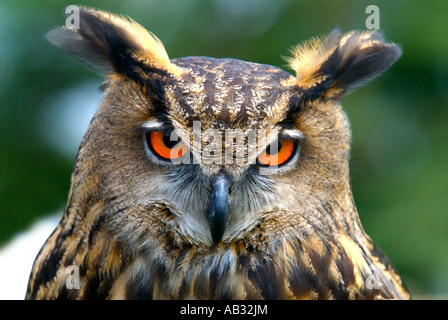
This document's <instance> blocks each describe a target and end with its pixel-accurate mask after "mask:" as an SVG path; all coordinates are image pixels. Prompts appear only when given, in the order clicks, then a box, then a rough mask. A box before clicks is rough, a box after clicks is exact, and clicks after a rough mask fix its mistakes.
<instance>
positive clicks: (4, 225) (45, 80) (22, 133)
mask: <svg viewBox="0 0 448 320" xmlns="http://www.w3.org/2000/svg"><path fill="white" fill-rule="evenodd" d="M69 4H72V3H70V2H67V1H51V0H40V1H35V0H33V1H31V0H18V1H12V0H11V1H7V0H6V1H2V2H0V70H1V71H0V244H3V243H5V242H6V241H7V240H8V239H10V238H11V237H12V235H13V234H15V233H16V232H19V231H21V230H24V229H25V228H26V227H28V226H29V225H30V224H31V223H32V222H33V221H35V220H36V219H38V218H39V217H43V216H46V215H48V214H50V213H53V212H58V211H62V210H63V207H64V204H65V201H66V197H67V193H68V188H69V181H70V173H71V168H72V165H73V161H74V155H75V153H76V146H75V145H73V147H72V146H71V145H69V152H65V151H63V150H64V148H61V146H59V147H58V145H57V144H55V143H52V142H51V141H49V138H48V137H49V136H60V137H64V135H63V132H64V130H66V129H70V127H71V126H77V125H78V126H79V124H78V122H77V121H75V119H74V118H73V119H72V115H71V113H68V114H69V115H71V116H67V117H66V118H67V119H61V117H59V118H57V117H54V118H51V117H50V118H49V117H48V114H51V113H54V112H57V108H56V109H55V107H54V106H55V104H58V103H59V104H61V105H59V106H57V107H58V108H59V107H60V108H61V109H63V108H64V103H61V101H67V99H66V100H64V99H62V100H61V99H58V98H57V97H58V94H59V95H61V94H63V93H64V92H67V90H73V88H78V87H79V86H80V85H82V84H83V83H92V82H93V83H95V85H96V86H97V85H99V84H100V82H101V79H100V78H99V76H97V75H96V74H94V73H92V72H89V71H87V70H86V69H85V68H84V67H83V66H82V65H81V64H80V63H78V62H77V61H75V60H74V59H72V58H70V57H68V56H67V55H65V54H63V53H62V52H60V51H59V50H57V49H55V48H54V47H52V46H51V45H49V44H48V43H47V42H46V41H45V40H44V39H43V34H44V33H45V31H46V30H48V29H50V28H51V27H52V26H56V25H63V24H64V23H65V20H64V17H63V12H64V8H65V7H66V6H67V5H69ZM78 4H81V5H87V6H92V7H96V8H99V9H103V10H107V11H111V12H115V13H121V14H123V15H128V16H130V17H132V18H133V19H134V20H136V21H138V22H140V23H141V24H142V25H143V26H145V27H146V28H147V29H149V30H151V31H152V32H154V33H155V34H156V35H157V36H158V37H159V38H160V39H161V40H162V41H163V42H164V44H165V46H166V48H167V52H168V54H169V55H170V57H172V58H174V57H181V56H189V55H202V56H213V57H233V58H238V59H242V60H249V61H255V62H260V63H265V64H272V65H276V66H280V67H285V62H284V60H283V59H282V56H286V55H288V53H289V51H288V50H289V48H291V47H292V46H293V45H295V44H297V43H298V42H301V41H303V40H307V39H309V38H311V37H313V36H318V35H323V34H326V33H328V32H329V31H330V30H331V29H332V28H334V27H340V28H341V29H342V30H343V31H349V30H352V29H365V20H366V18H367V17H368V14H366V12H365V11H366V7H367V6H368V5H371V4H375V5H377V6H378V7H379V8H380V26H381V29H382V30H383V31H384V33H385V36H386V38H387V39H388V40H391V41H394V42H398V43H400V44H401V46H402V48H403V52H404V54H403V57H402V58H401V59H400V60H399V61H398V63H397V64H396V65H394V66H393V67H392V68H391V69H390V70H388V71H387V72H386V73H385V74H384V75H382V76H381V77H380V78H379V79H377V80H376V81H374V82H373V83H371V84H370V85H368V86H367V87H365V88H361V89H359V90H357V91H356V92H354V93H353V94H352V95H350V96H349V97H347V98H346V99H345V100H344V101H343V105H344V108H345V110H346V111H347V113H348V115H349V117H350V119H351V123H352V129H353V147H352V161H351V170H352V171H351V175H352V181H353V191H354V196H355V200H356V203H357V206H358V210H359V213H360V217H361V220H362V222H363V224H364V227H365V229H366V231H367V233H368V234H369V235H370V236H371V237H372V238H373V239H374V240H375V242H376V243H377V244H378V245H379V246H380V247H381V248H382V249H383V250H384V251H385V252H386V253H387V254H388V256H389V257H390V258H391V260H392V261H393V262H394V264H395V265H396V267H397V268H398V270H399V271H400V272H401V273H402V274H403V276H404V278H405V280H406V281H407V283H408V286H409V287H410V288H411V290H412V291H413V293H416V294H426V295H430V296H431V295H437V296H438V297H440V295H445V297H446V294H447V293H448V289H447V288H448V215H447V213H448V212H447V210H448V195H447V192H448V148H447V141H448V129H447V124H448V104H447V101H448V41H447V39H448V26H447V16H448V2H447V1H443V0H440V1H431V2H425V1H417V0H416V1H410V0H406V1H405V0H396V1H372V0H369V1H360V0H350V1H348V0H347V1H331V0H326V1H323V0H319V1H293V0H245V1H240V0H213V1H211V0H187V1H183V0H140V1H136V0H134V1H124V0H123V1H110V0H109V1H106V0H102V1H88V2H86V1H79V3H78ZM79 95H80V97H79V104H80V109H79V110H83V109H81V106H82V101H83V100H82V98H83V97H82V93H79ZM51 106H52V107H51ZM61 114H64V113H61ZM43 115H44V116H43ZM48 119H53V122H57V123H52V121H49V120H48ZM75 129H76V128H75ZM84 129H85V128H81V130H84ZM61 130H62V131H61ZM79 139H80V138H79ZM63 140H64V139H62V145H64V141H63ZM78 142H79V140H78ZM59 144H61V139H60V140H59ZM66 149H67V148H65V150H66Z"/></svg>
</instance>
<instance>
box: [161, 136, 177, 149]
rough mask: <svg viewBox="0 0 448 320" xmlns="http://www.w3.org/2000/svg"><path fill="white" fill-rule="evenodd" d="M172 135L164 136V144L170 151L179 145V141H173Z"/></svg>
mask: <svg viewBox="0 0 448 320" xmlns="http://www.w3.org/2000/svg"><path fill="white" fill-rule="evenodd" d="M170 138H171V134H170V133H165V134H164V135H163V143H164V144H165V146H166V147H167V148H169V149H173V148H174V147H175V146H176V145H177V144H178V143H179V141H178V140H175V141H172V140H171V139H170Z"/></svg>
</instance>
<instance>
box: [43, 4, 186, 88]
mask: <svg viewBox="0 0 448 320" xmlns="http://www.w3.org/2000/svg"><path fill="white" fill-rule="evenodd" d="M46 38H47V39H48V41H49V42H50V43H52V44H53V45H55V46H56V47H58V48H60V49H62V50H64V51H65V52H67V53H68V54H70V55H72V56H74V57H75V58H77V59H79V60H81V61H83V62H85V63H87V64H89V65H91V66H93V67H94V68H95V69H97V70H98V71H99V72H100V73H101V74H103V75H107V74H111V73H118V74H125V75H126V76H128V77H130V78H132V79H134V80H136V78H138V77H139V76H141V75H142V74H144V73H145V72H156V71H157V72H169V73H172V74H179V73H180V69H179V68H178V67H176V66H175V65H173V64H172V63H171V62H170V60H169V57H168V55H167V53H166V51H165V48H164V46H163V44H162V42H161V41H160V40H159V39H158V38H157V37H156V36H155V35H153V34H152V33H150V32H148V31H147V30H145V29H144V28H143V27H142V26H141V25H139V24H138V23H136V22H135V21H133V20H131V19H127V18H124V17H120V16H118V15H114V14H111V13H107V12H104V11H100V10H95V9H90V8H86V7H79V29H74V28H73V29H72V28H71V29H68V28H66V27H60V28H55V29H52V30H50V31H49V32H48V33H47V34H46Z"/></svg>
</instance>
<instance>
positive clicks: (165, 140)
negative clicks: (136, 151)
mask: <svg viewBox="0 0 448 320" xmlns="http://www.w3.org/2000/svg"><path fill="white" fill-rule="evenodd" d="M147 142H148V144H149V145H150V147H151V148H150V149H151V150H152V151H153V152H154V153H155V154H156V155H157V156H159V157H160V158H162V159H164V160H175V159H179V158H182V157H183V156H184V155H185V154H186V153H187V151H188V148H187V146H186V145H185V143H183V142H182V141H181V140H180V138H176V139H175V140H172V133H171V132H163V131H151V132H149V133H147Z"/></svg>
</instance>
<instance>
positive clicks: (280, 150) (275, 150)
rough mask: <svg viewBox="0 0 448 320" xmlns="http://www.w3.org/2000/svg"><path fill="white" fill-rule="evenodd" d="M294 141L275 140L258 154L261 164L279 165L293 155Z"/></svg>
mask: <svg viewBox="0 0 448 320" xmlns="http://www.w3.org/2000/svg"><path fill="white" fill-rule="evenodd" d="M295 148H296V143H295V141H294V140H292V139H282V140H276V141H274V142H273V143H271V144H270V145H269V146H268V147H267V148H266V150H265V151H264V152H262V153H261V154H260V155H259V156H258V162H259V163H260V164H261V165H262V166H281V165H282V164H285V163H286V162H288V160H289V159H291V158H292V156H293V155H294V150H295Z"/></svg>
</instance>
